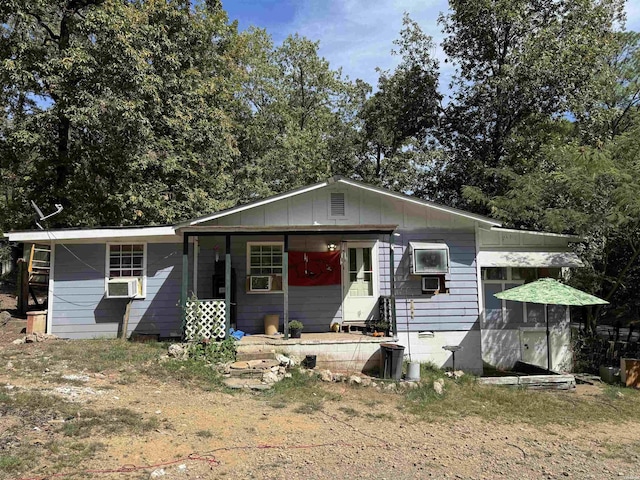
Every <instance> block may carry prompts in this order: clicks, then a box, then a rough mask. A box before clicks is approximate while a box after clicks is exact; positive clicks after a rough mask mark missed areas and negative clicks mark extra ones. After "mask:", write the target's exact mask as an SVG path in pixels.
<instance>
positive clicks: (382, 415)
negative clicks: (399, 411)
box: [366, 412, 395, 422]
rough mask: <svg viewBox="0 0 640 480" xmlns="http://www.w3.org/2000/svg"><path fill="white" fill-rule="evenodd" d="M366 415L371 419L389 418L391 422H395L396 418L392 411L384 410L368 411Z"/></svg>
mask: <svg viewBox="0 0 640 480" xmlns="http://www.w3.org/2000/svg"><path fill="white" fill-rule="evenodd" d="M366 416H367V418H369V419H370V420H376V421H377V420H388V421H390V422H393V421H394V420H395V417H394V416H393V415H391V414H390V413H384V412H376V413H367V414H366Z"/></svg>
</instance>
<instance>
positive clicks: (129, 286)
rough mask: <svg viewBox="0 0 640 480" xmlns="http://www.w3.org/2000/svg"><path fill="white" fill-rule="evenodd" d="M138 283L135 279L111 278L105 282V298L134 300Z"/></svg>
mask: <svg viewBox="0 0 640 480" xmlns="http://www.w3.org/2000/svg"><path fill="white" fill-rule="evenodd" d="M139 283H140V281H139V280H138V279H137V278H112V279H110V280H109V281H108V282H107V298H136V297H137V296H138V293H139V292H138V290H139V289H138V286H139Z"/></svg>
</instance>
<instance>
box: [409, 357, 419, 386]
mask: <svg viewBox="0 0 640 480" xmlns="http://www.w3.org/2000/svg"><path fill="white" fill-rule="evenodd" d="M405 380H408V381H410V382H417V381H419V380H420V364H419V363H418V362H409V367H408V368H407V376H406V377H405Z"/></svg>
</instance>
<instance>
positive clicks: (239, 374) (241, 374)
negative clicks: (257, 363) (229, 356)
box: [229, 370, 264, 379]
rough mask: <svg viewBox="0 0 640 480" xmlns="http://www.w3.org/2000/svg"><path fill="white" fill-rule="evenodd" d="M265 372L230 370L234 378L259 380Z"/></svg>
mask: <svg viewBox="0 0 640 480" xmlns="http://www.w3.org/2000/svg"><path fill="white" fill-rule="evenodd" d="M263 374H264V371H263V370H230V371H229V375H230V377H232V378H257V379H262V375H263Z"/></svg>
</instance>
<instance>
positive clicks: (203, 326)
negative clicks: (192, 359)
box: [184, 300, 226, 340]
mask: <svg viewBox="0 0 640 480" xmlns="http://www.w3.org/2000/svg"><path fill="white" fill-rule="evenodd" d="M185 307H186V308H185V310H186V312H185V313H186V314H185V325H184V336H185V339H186V340H193V339H194V338H224V337H225V335H226V328H225V327H226V322H225V311H226V308H225V303H224V300H195V301H194V300H189V301H187V303H186V305H185Z"/></svg>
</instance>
